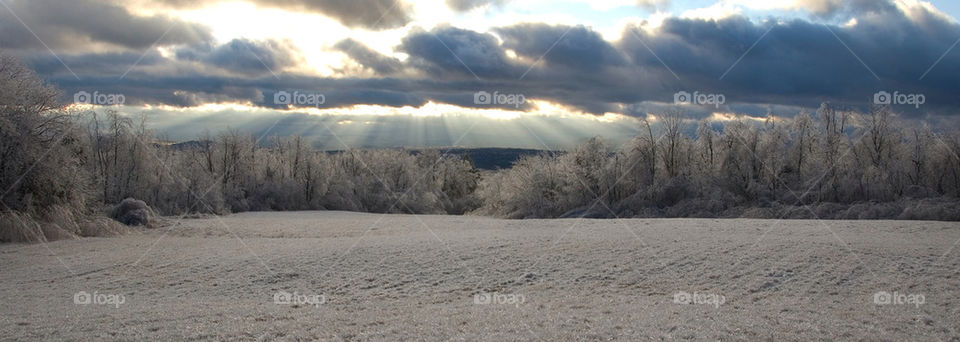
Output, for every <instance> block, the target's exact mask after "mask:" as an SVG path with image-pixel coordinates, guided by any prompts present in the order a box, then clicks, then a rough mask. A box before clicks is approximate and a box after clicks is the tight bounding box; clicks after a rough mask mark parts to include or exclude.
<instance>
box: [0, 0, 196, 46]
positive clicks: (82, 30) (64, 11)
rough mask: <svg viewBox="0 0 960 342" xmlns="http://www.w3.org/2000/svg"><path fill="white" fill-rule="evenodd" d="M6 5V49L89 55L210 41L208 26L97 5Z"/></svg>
mask: <svg viewBox="0 0 960 342" xmlns="http://www.w3.org/2000/svg"><path fill="white" fill-rule="evenodd" d="M7 6H9V10H7V8H4V9H3V10H2V11H0V46H2V47H4V48H6V49H34V50H39V49H43V50H46V49H45V46H44V44H46V46H48V47H50V48H52V49H57V50H61V51H89V50H90V49H92V48H95V47H96V46H97V44H100V45H107V46H112V47H120V48H128V49H144V48H147V47H149V46H151V45H153V44H154V43H156V44H157V45H160V46H165V45H177V44H201V43H206V42H209V41H211V40H212V35H211V33H210V29H209V28H208V27H206V26H203V25H199V24H195V23H189V22H185V21H182V20H179V19H173V18H170V17H166V16H151V17H143V16H137V15H134V14H132V13H130V12H129V11H128V10H127V9H126V8H124V7H121V6H117V5H112V4H108V3H103V2H98V1H95V0H72V1H57V0H14V1H10V2H9V3H8V4H7ZM21 20H22V23H21ZM34 33H36V35H37V36H36V37H35V36H34ZM38 37H39V39H38Z"/></svg>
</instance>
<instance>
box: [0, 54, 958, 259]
mask: <svg viewBox="0 0 960 342" xmlns="http://www.w3.org/2000/svg"><path fill="white" fill-rule="evenodd" d="M0 90H2V91H0V190H2V191H4V192H3V193H2V197H0V202H2V206H0V211H2V214H0V241H18V240H31V241H32V240H44V239H47V238H57V237H60V236H71V235H80V236H84V235H105V234H107V235H108V234H112V233H116V232H119V231H121V230H122V228H119V227H117V226H115V225H113V224H112V223H110V222H108V221H109V220H104V219H103V213H105V212H109V211H110V210H111V209H110V208H111V207H112V206H114V205H117V204H119V203H121V202H122V201H123V200H124V199H127V198H135V199H138V200H142V201H143V202H145V203H146V204H148V205H149V206H150V207H151V208H152V209H151V210H153V211H156V212H157V213H158V214H162V215H185V214H189V213H212V214H225V213H229V212H240V211H260V210H350V211H364V212H379V213H397V212H404V213H431V214H466V213H473V214H482V215H492V216H499V217H508V218H550V217H583V216H589V217H766V218H799V217H803V218H854V219H862V218H900V219H942V220H958V219H960V217H958V216H960V210H957V209H956V208H957V198H958V197H960V158H958V156H957V153H956V151H960V135H958V134H945V133H941V132H935V131H933V130H932V129H930V128H929V127H923V126H914V125H907V124H906V123H905V122H903V121H901V120H900V119H899V118H898V116H897V115H896V114H895V113H893V112H892V111H891V109H890V108H889V107H874V108H872V109H871V110H869V111H867V112H866V113H860V112H857V111H854V110H844V109H841V108H838V107H835V106H831V105H829V104H824V105H822V106H821V107H820V108H819V109H818V110H817V111H816V112H815V113H800V114H798V115H796V116H795V117H794V118H791V119H789V120H788V119H774V118H770V119H767V120H766V121H765V122H752V121H751V120H746V119H739V120H730V121H726V122H711V121H708V120H700V121H694V120H691V119H689V118H686V117H685V116H684V115H683V114H682V112H681V111H680V110H679V109H677V110H671V111H669V112H667V113H663V114H661V115H658V116H656V117H655V119H651V120H642V123H641V125H642V126H641V127H642V129H641V131H642V132H643V133H642V134H640V135H639V136H637V137H636V138H634V139H633V140H632V141H630V142H629V143H627V144H625V145H624V146H622V147H620V148H612V147H611V146H608V145H607V144H606V143H604V141H603V140H602V139H600V138H594V139H591V140H590V141H587V142H586V143H584V144H582V145H581V146H579V147H578V148H576V149H573V150H571V151H568V152H560V153H544V154H541V155H537V156H527V157H522V158H521V159H520V160H518V161H517V162H516V163H515V164H514V166H513V167H512V168H509V169H504V170H499V171H493V172H490V171H484V172H481V171H479V170H477V169H476V168H475V167H474V166H473V165H472V163H471V161H470V160H469V158H461V157H458V156H452V155H448V154H446V153H443V150H439V149H437V150H428V151H422V152H419V153H411V152H410V151H406V150H402V149H385V150H347V151H340V152H337V153H328V152H324V151H318V150H315V149H313V148H312V146H311V145H310V143H309V142H308V141H306V140H305V139H303V138H302V137H296V136H294V137H272V136H259V137H258V136H253V135H251V134H246V133H242V132H239V131H235V130H228V131H225V132H219V133H217V134H215V135H213V134H207V135H206V136H203V137H199V138H198V139H197V140H196V141H194V142H191V143H190V144H180V145H170V144H165V143H161V142H160V141H159V140H158V139H157V138H156V136H155V134H154V133H153V132H151V131H150V130H149V129H147V125H146V122H145V120H144V119H143V118H140V119H137V118H132V117H129V116H125V115H122V114H120V113H118V112H116V111H112V110H109V109H107V110H103V109H96V110H84V111H80V110H76V109H72V108H73V107H68V106H64V105H62V104H60V103H58V99H59V98H60V93H59V91H58V90H57V89H55V88H53V87H50V86H48V85H45V84H43V82H42V81H41V80H40V79H39V78H38V77H37V76H36V75H35V74H34V73H33V72H32V70H30V69H29V68H26V67H25V66H23V65H21V64H19V63H18V62H17V61H16V60H14V59H13V58H11V57H8V56H2V55H0Z"/></svg>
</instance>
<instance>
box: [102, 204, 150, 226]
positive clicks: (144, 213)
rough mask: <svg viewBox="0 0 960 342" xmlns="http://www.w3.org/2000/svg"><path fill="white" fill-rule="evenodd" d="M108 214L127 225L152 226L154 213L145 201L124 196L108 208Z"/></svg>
mask: <svg viewBox="0 0 960 342" xmlns="http://www.w3.org/2000/svg"><path fill="white" fill-rule="evenodd" d="M109 216H110V217H111V218H113V219H114V220H117V221H118V222H120V223H123V224H125V225H128V226H145V227H152V224H153V223H154V217H155V216H156V214H154V212H153V209H150V206H148V205H147V203H146V202H144V201H141V200H137V199H133V198H126V199H124V200H123V201H121V202H120V203H119V204H117V205H116V206H114V207H113V208H111V209H110V213H109Z"/></svg>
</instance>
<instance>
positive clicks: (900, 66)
mask: <svg viewBox="0 0 960 342" xmlns="http://www.w3.org/2000/svg"><path fill="white" fill-rule="evenodd" d="M0 4H2V7H0V53H5V54H11V55H14V56H17V57H19V58H20V59H21V60H22V61H23V62H25V63H26V64H28V65H29V66H31V67H33V68H34V69H35V70H36V71H37V73H38V74H39V75H40V77H41V78H43V79H44V80H45V81H47V82H49V83H50V84H53V85H56V86H57V87H58V88H60V89H62V90H63V93H64V95H63V101H64V103H68V104H71V105H72V106H78V107H81V108H86V107H91V108H96V109H98V110H105V109H110V108H113V109H116V110H119V111H121V112H123V113H126V114H130V115H144V116H145V117H146V118H147V121H148V123H149V125H150V127H151V128H153V129H155V130H156V131H157V132H158V133H159V134H160V135H161V136H163V137H164V138H165V139H169V140H176V141H182V140H189V139H196V138H198V137H199V136H202V135H204V134H206V132H212V134H216V133H217V132H219V131H222V130H225V129H236V130H241V131H244V132H250V133H252V134H255V135H271V136H272V135H291V134H300V135H304V136H307V137H309V138H311V139H312V141H314V143H315V144H316V145H317V146H318V147H321V148H327V149H342V148H349V147H400V146H406V147H423V146H454V145H456V146H465V147H524V148H549V149H556V148H569V147H571V146H574V145H576V144H578V143H581V142H582V141H584V140H586V139H589V138H590V137H593V136H601V137H603V138H605V139H608V140H610V141H611V142H613V143H618V142H623V141H626V140H627V139H629V138H630V137H631V136H633V135H635V134H637V133H638V130H639V129H640V121H639V120H641V119H648V120H651V121H655V120H656V118H657V116H658V115H661V114H663V113H666V112H672V111H679V112H681V113H682V114H683V115H685V116H687V117H688V118H690V120H699V119H710V120H714V121H726V120H733V119H737V118H741V119H744V118H745V119H748V120H757V121H762V120H764V119H765V118H767V117H773V118H777V119H780V118H782V119H784V120H789V118H790V117H792V116H794V115H796V114H797V113H800V112H802V111H807V112H813V111H815V110H816V109H817V108H818V107H819V106H820V104H821V103H823V102H829V103H831V104H834V105H837V106H843V107H847V108H851V109H860V110H864V109H868V108H869V107H870V106H871V105H873V104H887V103H888V102H889V105H890V106H891V108H893V109H894V110H895V111H897V112H898V113H900V115H901V116H902V117H903V118H904V119H907V120H915V121H919V122H925V123H928V124H930V125H933V126H935V127H951V126H952V127H956V126H957V123H958V121H960V120H957V119H958V118H960V117H958V116H956V115H957V114H958V113H960V111H958V109H960V96H957V91H958V89H960V77H958V75H960V48H958V47H957V45H958V43H960V25H958V22H957V18H958V17H960V2H958V1H955V0H933V1H929V2H927V1H917V0H846V1H843V0H693V1H679V0H673V1H671V0H592V1H588V0H525V1H521V0H422V1H405V0H352V1H351V0H246V1H218V0H73V1H64V0H0Z"/></svg>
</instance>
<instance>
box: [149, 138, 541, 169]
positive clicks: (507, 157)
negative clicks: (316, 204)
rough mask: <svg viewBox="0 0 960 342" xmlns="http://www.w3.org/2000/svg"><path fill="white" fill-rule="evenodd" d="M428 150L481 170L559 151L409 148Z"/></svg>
mask: <svg viewBox="0 0 960 342" xmlns="http://www.w3.org/2000/svg"><path fill="white" fill-rule="evenodd" d="M206 143H213V142H204V141H197V140H190V141H183V142H178V143H173V142H166V141H164V142H155V143H154V144H155V145H156V146H162V147H170V148H173V149H177V150H188V149H195V148H202V147H203V146H204V144H206ZM427 150H438V151H441V152H445V153H449V154H451V155H456V156H461V157H466V156H469V157H470V159H471V160H473V165H474V166H476V168H478V169H481V170H498V169H509V168H510V167H512V166H513V163H514V162H516V161H517V160H519V159H520V157H523V156H534V155H537V154H540V153H558V152H556V151H545V150H534V149H525V148H499V147H483V148H463V147H457V148H452V149H450V148H448V147H436V148H430V149H423V148H421V149H409V151H410V153H420V152H422V151H427ZM338 152H341V151H327V153H338Z"/></svg>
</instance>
